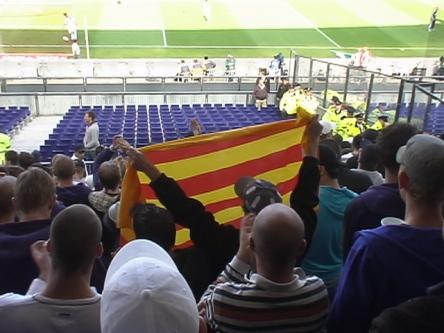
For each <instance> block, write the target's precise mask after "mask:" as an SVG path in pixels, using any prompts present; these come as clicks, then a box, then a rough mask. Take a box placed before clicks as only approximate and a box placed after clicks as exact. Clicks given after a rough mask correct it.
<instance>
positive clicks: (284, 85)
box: [275, 76, 291, 106]
mask: <svg viewBox="0 0 444 333" xmlns="http://www.w3.org/2000/svg"><path fill="white" fill-rule="evenodd" d="M290 88H291V83H290V82H289V81H288V77H287V76H283V77H282V78H281V83H280V84H279V87H278V90H277V92H276V101H275V105H277V106H279V103H280V101H281V99H282V97H283V96H284V94H285V93H286V92H287V91H288V90H289V89H290Z"/></svg>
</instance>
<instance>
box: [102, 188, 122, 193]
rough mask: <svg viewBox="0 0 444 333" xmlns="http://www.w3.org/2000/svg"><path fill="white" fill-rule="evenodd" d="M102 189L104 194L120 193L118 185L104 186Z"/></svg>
mask: <svg viewBox="0 0 444 333" xmlns="http://www.w3.org/2000/svg"><path fill="white" fill-rule="evenodd" d="M103 191H104V192H105V193H106V194H120V187H116V188H114V189H110V188H104V189H103Z"/></svg>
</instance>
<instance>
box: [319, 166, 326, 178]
mask: <svg viewBox="0 0 444 333" xmlns="http://www.w3.org/2000/svg"><path fill="white" fill-rule="evenodd" d="M319 174H320V176H321V177H322V176H323V175H325V167H324V166H323V165H320V166H319Z"/></svg>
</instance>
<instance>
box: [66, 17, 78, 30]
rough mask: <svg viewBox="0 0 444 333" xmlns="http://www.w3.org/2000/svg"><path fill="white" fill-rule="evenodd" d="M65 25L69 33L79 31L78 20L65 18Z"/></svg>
mask: <svg viewBox="0 0 444 333" xmlns="http://www.w3.org/2000/svg"><path fill="white" fill-rule="evenodd" d="M65 25H66V28H67V29H68V32H69V33H73V32H75V31H77V25H76V19H75V18H74V17H72V16H68V17H67V18H65Z"/></svg>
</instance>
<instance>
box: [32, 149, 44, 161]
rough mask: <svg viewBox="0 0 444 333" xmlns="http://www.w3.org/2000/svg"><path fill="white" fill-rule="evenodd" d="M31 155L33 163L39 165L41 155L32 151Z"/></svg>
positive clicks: (37, 151)
mask: <svg viewBox="0 0 444 333" xmlns="http://www.w3.org/2000/svg"><path fill="white" fill-rule="evenodd" d="M31 155H32V157H33V158H34V163H40V162H41V161H42V154H41V153H40V151H39V150H33V151H32V153H31Z"/></svg>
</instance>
